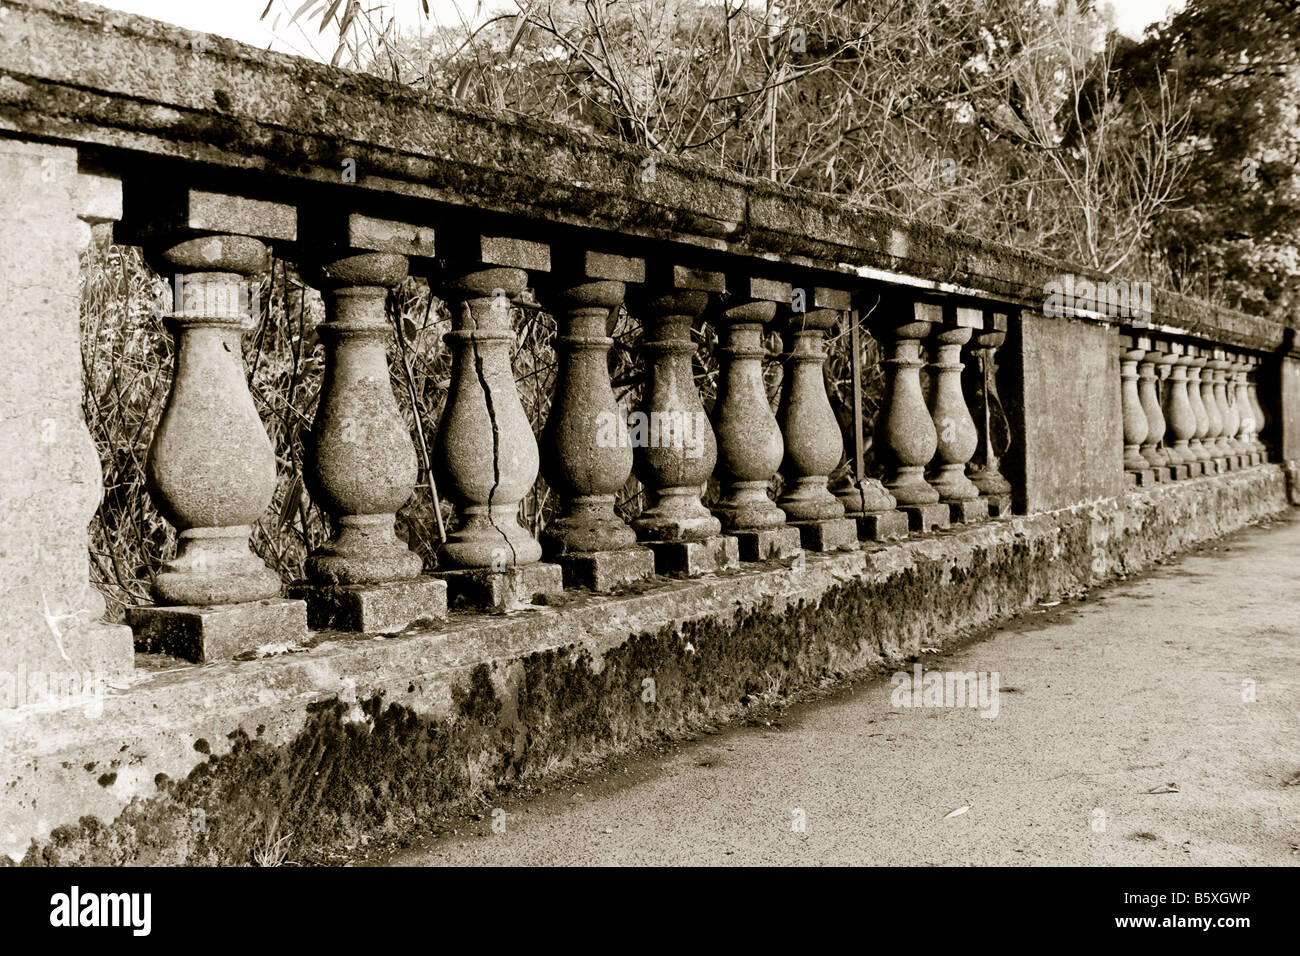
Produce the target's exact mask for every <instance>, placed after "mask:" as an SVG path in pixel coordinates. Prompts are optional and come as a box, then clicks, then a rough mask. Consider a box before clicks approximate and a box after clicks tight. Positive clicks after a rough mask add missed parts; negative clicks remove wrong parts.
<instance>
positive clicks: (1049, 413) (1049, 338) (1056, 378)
mask: <svg viewBox="0 0 1300 956" xmlns="http://www.w3.org/2000/svg"><path fill="white" fill-rule="evenodd" d="M1017 328H1018V330H1019V334H1018V335H1017V336H1014V338H1013V341H1011V342H1009V343H1008V344H1007V345H1006V346H1004V347H1003V349H1002V351H1003V353H1004V359H1005V361H1007V362H1008V364H1009V365H1013V366H1014V377H1015V378H1016V379H1017V382H1016V384H1015V386H1014V392H1013V394H1014V398H1013V399H1009V400H1008V403H1007V404H1008V412H1009V413H1010V416H1011V429H1012V442H1011V448H1010V450H1009V451H1008V453H1007V458H1006V460H1005V466H1006V468H1007V469H1008V471H1009V472H1010V477H1011V483H1012V486H1013V487H1014V488H1015V495H1014V498H1015V505H1016V510H1017V511H1030V512H1034V511H1051V510H1053V509H1056V508H1065V507H1069V506H1070V505H1073V504H1078V503H1079V502H1083V501H1094V500H1096V499H1098V498H1107V497H1113V496H1114V495H1116V494H1118V493H1119V491H1120V489H1121V488H1122V487H1123V481H1124V479H1123V472H1124V465H1123V452H1124V448H1123V445H1122V444H1121V442H1120V438H1119V436H1120V435H1121V433H1122V431H1123V424H1122V419H1121V416H1120V388H1119V376H1118V375H1117V374H1116V360H1115V355H1116V352H1117V351H1118V345H1117V343H1116V338H1117V336H1116V333H1115V331H1114V330H1112V329H1105V328H1099V327H1097V326H1095V325H1090V324H1087V323H1084V322H1078V321H1069V320H1062V319H1049V318H1046V317H1045V316H1043V315H1041V314H1039V313H1036V312H1030V311H1026V312H1024V313H1022V314H1021V317H1020V321H1019V322H1018V323H1017ZM1005 397H1006V396H1004V398H1005ZM1138 411H1139V413H1140V409H1139V410H1138ZM1142 424H1143V426H1144V427H1145V425H1146V416H1145V415H1142Z"/></svg>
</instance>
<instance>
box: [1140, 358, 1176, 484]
mask: <svg viewBox="0 0 1300 956" xmlns="http://www.w3.org/2000/svg"><path fill="white" fill-rule="evenodd" d="M1164 356H1165V353H1164V350H1163V349H1162V348H1161V347H1160V346H1159V345H1158V344H1155V343H1153V344H1152V347H1151V348H1150V349H1148V350H1147V353H1146V355H1144V356H1142V359H1141V360H1140V361H1139V363H1138V399H1139V401H1140V402H1141V403H1142V411H1143V412H1144V413H1145V414H1146V417H1147V437H1146V438H1145V439H1144V440H1143V442H1142V448H1141V450H1140V452H1139V454H1141V455H1142V457H1143V458H1145V459H1146V460H1147V461H1148V462H1150V464H1151V467H1152V468H1154V469H1156V470H1157V472H1159V473H1160V474H1162V476H1166V477H1167V475H1168V472H1167V469H1168V468H1169V465H1170V461H1169V453H1168V452H1167V451H1166V450H1165V449H1164V448H1162V447H1161V445H1160V442H1161V441H1162V440H1163V438H1164V436H1165V415H1164V412H1163V410H1161V408H1160V394H1159V392H1158V391H1157V389H1156V381H1157V374H1158V367H1159V365H1160V364H1161V362H1163V360H1164Z"/></svg>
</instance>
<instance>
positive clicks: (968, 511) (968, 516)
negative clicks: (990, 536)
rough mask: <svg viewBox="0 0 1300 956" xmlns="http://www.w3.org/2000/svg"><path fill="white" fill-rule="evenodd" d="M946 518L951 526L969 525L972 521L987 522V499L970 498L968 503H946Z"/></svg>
mask: <svg viewBox="0 0 1300 956" xmlns="http://www.w3.org/2000/svg"><path fill="white" fill-rule="evenodd" d="M948 517H949V520H951V522H952V523H953V524H970V523H971V522H972V521H987V520H988V517H989V500H988V498H984V497H980V498H972V499H970V500H969V501H950V502H948Z"/></svg>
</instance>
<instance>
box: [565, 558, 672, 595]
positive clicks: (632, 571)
mask: <svg viewBox="0 0 1300 956" xmlns="http://www.w3.org/2000/svg"><path fill="white" fill-rule="evenodd" d="M553 560H554V561H555V563H556V564H558V565H559V566H560V567H561V568H562V569H563V570H564V586H565V587H566V588H573V587H581V588H588V589H590V590H592V591H595V592H596V593H597V594H608V593H609V592H611V591H617V590H619V589H620V588H625V587H627V586H628V585H629V584H636V583H637V582H638V581H644V580H646V579H647V578H649V577H653V576H654V573H655V556H654V552H653V551H651V550H650V549H648V548H625V549H623V550H620V551H590V552H583V553H578V552H575V553H573V554H562V555H560V556H559V557H557V558H554V559H553Z"/></svg>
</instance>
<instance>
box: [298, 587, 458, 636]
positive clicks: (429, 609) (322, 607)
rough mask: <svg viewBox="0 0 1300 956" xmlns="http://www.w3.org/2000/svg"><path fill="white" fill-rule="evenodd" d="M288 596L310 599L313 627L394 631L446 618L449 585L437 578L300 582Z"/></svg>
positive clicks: (386, 632) (369, 631)
mask: <svg viewBox="0 0 1300 956" xmlns="http://www.w3.org/2000/svg"><path fill="white" fill-rule="evenodd" d="M289 596H290V597H295V598H301V599H302V600H304V601H306V602H307V624H308V626H309V627H311V629H312V630H316V631H323V630H334V631H357V632H360V633H363V634H391V633H392V632H394V631H400V630H403V629H405V628H407V627H409V626H410V625H412V624H417V623H418V624H424V623H428V624H429V625H433V624H436V623H438V622H440V621H445V620H446V619H447V584H446V582H444V581H439V580H436V579H434V578H428V577H420V578H416V579H415V580H412V581H391V582H388V583H385V584H349V585H297V586H295V587H292V588H290V589H289Z"/></svg>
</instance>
